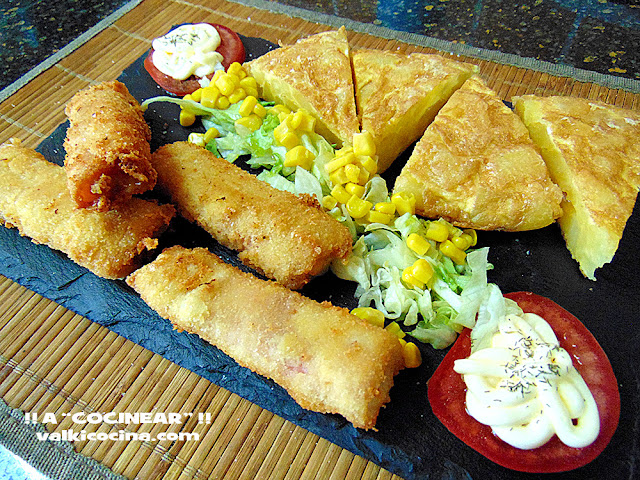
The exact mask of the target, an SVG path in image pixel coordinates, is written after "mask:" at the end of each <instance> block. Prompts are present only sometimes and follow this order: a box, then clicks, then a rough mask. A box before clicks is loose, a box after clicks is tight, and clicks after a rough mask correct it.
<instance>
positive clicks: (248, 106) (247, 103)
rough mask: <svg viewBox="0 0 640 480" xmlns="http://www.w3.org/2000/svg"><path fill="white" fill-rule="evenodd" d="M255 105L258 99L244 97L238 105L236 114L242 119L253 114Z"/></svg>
mask: <svg viewBox="0 0 640 480" xmlns="http://www.w3.org/2000/svg"><path fill="white" fill-rule="evenodd" d="M257 104H258V99H257V98H256V97H245V99H244V100H243V101H242V103H241V104H240V108H239V109H238V113H239V114H240V115H242V116H243V117H248V116H249V115H251V114H252V113H253V109H254V108H255V106H256V105H257Z"/></svg>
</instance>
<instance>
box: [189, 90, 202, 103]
mask: <svg viewBox="0 0 640 480" xmlns="http://www.w3.org/2000/svg"><path fill="white" fill-rule="evenodd" d="M202 90H203V89H202V88H199V89H197V90H196V91H195V92H193V93H191V100H193V101H194V102H199V101H200V99H201V98H202ZM185 98H186V97H185Z"/></svg>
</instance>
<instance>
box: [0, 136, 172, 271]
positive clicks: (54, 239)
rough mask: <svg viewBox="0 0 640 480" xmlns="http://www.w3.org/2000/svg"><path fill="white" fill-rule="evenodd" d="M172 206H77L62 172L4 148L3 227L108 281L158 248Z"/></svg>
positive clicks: (34, 155)
mask: <svg viewBox="0 0 640 480" xmlns="http://www.w3.org/2000/svg"><path fill="white" fill-rule="evenodd" d="M174 212H175V209H174V208H173V206H171V205H163V206H159V205H157V204H156V203H154V202H149V201H146V200H142V199H139V198H132V199H130V201H129V202H127V203H125V204H122V205H119V206H118V207H116V208H114V209H113V210H110V211H108V212H96V211H94V210H88V209H80V208H77V207H76V206H75V203H74V202H73V200H71V196H70V195H69V190H68V189H67V177H66V175H65V172H64V169H63V168H62V167H61V166H59V165H56V164H53V163H50V162H48V161H47V160H45V158H44V157H43V156H42V155H40V154H39V153H38V152H36V151H35V150H32V149H30V148H25V147H22V146H20V145H19V144H18V143H17V142H16V143H13V144H12V143H6V144H4V145H1V146H0V223H3V224H5V225H6V226H7V227H16V228H18V230H19V231H20V234H21V235H25V236H27V237H30V238H31V239H32V240H33V241H34V242H36V243H43V244H46V245H48V246H49V247H51V248H53V249H56V250H60V251H62V252H64V253H66V254H67V255H68V257H69V258H70V259H71V260H73V261H74V262H76V263H78V264H79V265H82V266H84V267H86V268H88V269H89V270H91V271H92V272H93V273H95V274H96V275H98V276H101V277H104V278H111V279H114V278H124V277H126V276H127V275H128V274H129V273H131V272H132V271H133V270H135V269H136V268H137V267H138V266H139V265H140V262H141V254H142V253H143V252H144V251H145V250H149V249H152V248H155V247H156V245H157V242H158V241H157V238H156V237H157V235H159V234H160V232H162V231H163V230H164V229H165V228H166V226H167V225H168V223H169V221H170V220H171V218H172V217H173V215H174Z"/></svg>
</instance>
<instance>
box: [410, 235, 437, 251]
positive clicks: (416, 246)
mask: <svg viewBox="0 0 640 480" xmlns="http://www.w3.org/2000/svg"><path fill="white" fill-rule="evenodd" d="M430 246H431V245H430V244H429V242H428V241H427V240H426V239H425V238H424V237H423V236H422V235H419V234H417V233H412V234H411V235H409V236H408V237H407V247H409V248H410V249H411V250H413V251H414V252H416V253H417V254H418V255H424V254H426V253H427V252H428V251H429V247H430Z"/></svg>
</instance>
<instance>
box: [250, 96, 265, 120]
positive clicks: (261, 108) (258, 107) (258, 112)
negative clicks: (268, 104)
mask: <svg viewBox="0 0 640 480" xmlns="http://www.w3.org/2000/svg"><path fill="white" fill-rule="evenodd" d="M254 98H255V97H254ZM253 113H255V114H256V115H257V116H259V117H260V118H264V117H266V116H267V109H266V108H264V105H262V104H261V103H256V106H255V107H253Z"/></svg>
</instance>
